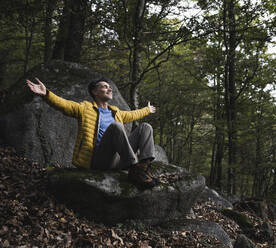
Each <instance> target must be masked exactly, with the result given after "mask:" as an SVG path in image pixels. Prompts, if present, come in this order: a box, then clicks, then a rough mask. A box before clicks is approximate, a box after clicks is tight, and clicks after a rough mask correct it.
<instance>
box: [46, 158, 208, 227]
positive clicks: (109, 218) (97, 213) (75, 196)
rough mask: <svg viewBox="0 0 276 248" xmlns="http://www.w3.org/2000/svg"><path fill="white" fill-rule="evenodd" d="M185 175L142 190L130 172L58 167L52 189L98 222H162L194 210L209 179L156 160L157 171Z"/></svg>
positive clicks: (154, 167)
mask: <svg viewBox="0 0 276 248" xmlns="http://www.w3.org/2000/svg"><path fill="white" fill-rule="evenodd" d="M160 173H166V174H167V176H170V175H172V174H177V175H182V176H181V177H179V180H176V181H174V182H172V183H170V184H169V185H168V184H165V183H162V184H161V185H159V186H157V187H154V188H153V189H151V190H145V191H139V190H138V189H137V188H136V187H135V186H134V185H132V184H131V183H130V182H129V181H128V177H127V172H126V171H104V172H102V171H84V170H78V169H60V170H54V171H52V172H50V174H49V188H50V189H51V191H52V192H53V193H54V195H55V196H56V197H57V199H59V200H60V201H62V202H64V203H65V204H67V205H68V206H70V207H72V208H73V209H76V210H77V211H78V212H79V213H81V214H83V215H85V216H86V217H88V218H90V219H93V220H94V221H97V222H101V223H107V224H114V223H122V222H124V221H127V220H139V221H142V222H143V223H145V224H158V223H161V222H164V221H166V220H172V219H177V218H179V217H183V216H184V215H186V214H189V213H190V210H191V208H192V206H193V205H194V203H195V202H196V200H197V196H198V195H199V194H200V192H201V191H202V190H203V189H204V187H205V179H204V177H201V176H195V175H192V174H190V173H188V172H186V171H185V170H184V169H183V168H181V167H177V166H173V165H165V164H164V163H156V162H154V163H153V174H154V175H157V174H160Z"/></svg>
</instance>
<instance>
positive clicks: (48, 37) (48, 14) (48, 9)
mask: <svg viewBox="0 0 276 248" xmlns="http://www.w3.org/2000/svg"><path fill="white" fill-rule="evenodd" d="M56 4H57V0H48V1H46V6H45V27H44V43H45V45H44V62H45V63H47V62H48V61H49V60H50V59H51V57H52V17H53V12H54V10H55V8H56Z"/></svg>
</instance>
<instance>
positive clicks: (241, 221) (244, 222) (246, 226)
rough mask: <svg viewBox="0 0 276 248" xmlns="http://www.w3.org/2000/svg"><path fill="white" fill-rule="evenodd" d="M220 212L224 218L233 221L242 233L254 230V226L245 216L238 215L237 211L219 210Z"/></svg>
mask: <svg viewBox="0 0 276 248" xmlns="http://www.w3.org/2000/svg"><path fill="white" fill-rule="evenodd" d="M220 211H221V213H223V214H224V215H225V216H227V217H229V218H231V219H232V220H234V221H235V222H236V223H237V224H238V225H239V226H240V228H241V229H242V230H243V231H246V232H248V230H250V231H251V230H253V229H254V225H253V223H252V221H251V220H250V218H249V217H248V216H247V215H245V214H243V213H240V212H238V211H234V210H232V209H221V210H220Z"/></svg>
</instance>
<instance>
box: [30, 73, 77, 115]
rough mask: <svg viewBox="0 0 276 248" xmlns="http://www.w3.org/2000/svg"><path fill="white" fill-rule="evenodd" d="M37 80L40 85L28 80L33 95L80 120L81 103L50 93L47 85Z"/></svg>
mask: <svg viewBox="0 0 276 248" xmlns="http://www.w3.org/2000/svg"><path fill="white" fill-rule="evenodd" d="M35 80H36V81H37V82H38V84H35V83H33V82H32V81H30V80H28V79H27V80H26V83H27V85H28V87H29V88H30V90H31V91H32V92H33V93H35V94H37V95H39V96H44V100H45V101H46V102H47V103H48V104H50V105H51V106H52V107H54V108H55V109H57V110H60V111H61V112H63V113H64V114H65V115H68V116H72V117H76V118H78V116H79V115H80V111H81V108H82V107H81V105H80V104H79V103H77V102H74V101H70V100H66V99H63V98H62V97H59V96H56V95H55V94H54V93H52V92H51V91H48V90H47V89H46V87H45V85H44V84H43V83H42V82H41V81H40V80H39V79H38V78H35Z"/></svg>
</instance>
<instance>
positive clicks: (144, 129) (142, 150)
mask: <svg viewBox="0 0 276 248" xmlns="http://www.w3.org/2000/svg"><path fill="white" fill-rule="evenodd" d="M138 151H139V155H138V157H137V155H136V154H137V152H138ZM143 159H151V160H153V159H154V141H153V130H152V127H151V125H149V124H148V123H142V124H140V125H139V126H138V127H136V128H135V129H134V130H133V131H132V132H131V134H130V136H129V137H127V134H126V131H125V128H124V126H123V124H121V123H120V122H113V123H112V124H110V126H109V127H108V128H107V129H106V131H105V132H104V134H103V136H102V139H101V141H100V143H99V145H98V146H97V147H95V150H94V154H93V158H92V166H91V169H97V170H107V169H128V168H129V167H130V166H131V165H133V164H136V163H137V162H138V160H139V161H141V160H143Z"/></svg>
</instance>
